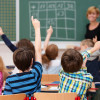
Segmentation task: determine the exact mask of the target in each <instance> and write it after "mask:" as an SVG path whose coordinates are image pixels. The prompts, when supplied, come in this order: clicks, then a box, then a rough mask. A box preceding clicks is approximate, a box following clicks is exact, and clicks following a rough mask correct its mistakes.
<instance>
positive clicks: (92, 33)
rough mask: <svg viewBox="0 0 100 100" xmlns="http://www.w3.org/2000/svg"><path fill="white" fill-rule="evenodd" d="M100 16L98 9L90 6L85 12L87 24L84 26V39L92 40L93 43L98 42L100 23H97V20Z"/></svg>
mask: <svg viewBox="0 0 100 100" xmlns="http://www.w3.org/2000/svg"><path fill="white" fill-rule="evenodd" d="M99 15H100V11H99V9H98V8H96V7H94V6H91V7H89V8H88V10H87V19H88V20H89V22H90V23H89V24H87V25H86V34H85V38H86V39H92V40H93V42H94V43H95V42H97V41H100V22H98V21H97V18H98V17H99Z"/></svg>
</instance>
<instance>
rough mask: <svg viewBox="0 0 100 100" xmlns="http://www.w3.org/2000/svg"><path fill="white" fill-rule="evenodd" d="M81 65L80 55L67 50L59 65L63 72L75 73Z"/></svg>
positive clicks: (74, 51)
mask: <svg viewBox="0 0 100 100" xmlns="http://www.w3.org/2000/svg"><path fill="white" fill-rule="evenodd" d="M82 64H83V57H82V55H81V54H80V53H79V52H78V51H76V50H74V49H67V50H66V51H65V52H64V53H63V55H62V57H61V65H62V67H63V70H64V72H67V73H69V72H77V71H79V70H80V68H81V67H82Z"/></svg>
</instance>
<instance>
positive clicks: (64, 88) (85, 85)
mask: <svg viewBox="0 0 100 100" xmlns="http://www.w3.org/2000/svg"><path fill="white" fill-rule="evenodd" d="M85 62H86V61H85ZM82 64H83V57H82V55H81V54H80V53H79V52H78V51H76V50H74V49H67V50H66V51H65V52H64V53H63V55H62V57H61V65H62V68H63V69H62V70H61V72H60V74H59V76H60V85H59V93H70V92H76V93H77V94H78V96H80V98H81V99H80V100H87V99H86V92H87V89H89V88H91V86H92V79H93V77H92V75H91V74H90V73H87V71H86V67H85V64H83V65H84V66H82Z"/></svg>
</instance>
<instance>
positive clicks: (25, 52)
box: [13, 48, 35, 72]
mask: <svg viewBox="0 0 100 100" xmlns="http://www.w3.org/2000/svg"><path fill="white" fill-rule="evenodd" d="M34 56H35V55H34V54H33V52H32V51H31V50H29V49H28V48H19V49H17V50H16V51H15V52H14V53H13V61H14V64H15V65H16V66H17V68H18V69H19V70H21V71H23V72H24V71H25V70H27V69H29V67H30V65H31V62H32V58H33V57H34Z"/></svg>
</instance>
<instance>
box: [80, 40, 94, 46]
mask: <svg viewBox="0 0 100 100" xmlns="http://www.w3.org/2000/svg"><path fill="white" fill-rule="evenodd" d="M81 44H82V45H83V46H84V45H87V46H88V47H94V42H93V41H92V40H91V39H85V40H83V41H81Z"/></svg>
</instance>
